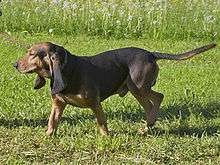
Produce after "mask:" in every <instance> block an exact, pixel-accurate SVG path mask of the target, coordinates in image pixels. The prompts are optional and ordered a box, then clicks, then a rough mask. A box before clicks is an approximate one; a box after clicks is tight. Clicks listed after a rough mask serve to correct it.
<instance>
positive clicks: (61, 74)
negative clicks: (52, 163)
mask: <svg viewBox="0 0 220 165" xmlns="http://www.w3.org/2000/svg"><path fill="white" fill-rule="evenodd" d="M215 46H216V44H214V43H212V44H209V45H206V46H203V47H200V48H197V49H194V50H192V51H189V52H186V53H182V54H178V55H172V54H166V53H159V52H150V51H147V50H144V49H141V48H136V47H128V48H120V49H115V50H110V51H106V52H103V53H100V54H98V55H95V56H76V55H72V54H71V53H70V52H69V51H68V50H66V49H64V48H63V47H62V46H59V45H56V44H53V43H50V42H43V43H38V44H35V45H33V46H32V47H31V48H30V49H28V51H27V54H26V55H25V56H24V57H23V58H21V59H19V60H18V61H17V62H16V63H15V64H14V67H15V68H16V69H17V70H18V71H19V72H20V73H25V74H26V73H37V78H36V80H35V84H34V89H40V88H42V87H43V86H44V85H45V83H46V79H49V80H50V88H51V95H52V111H51V114H50V116H49V121H48V128H47V132H46V133H47V135H53V134H55V133H56V130H57V127H58V123H59V120H60V118H61V116H62V113H63V111H64V108H65V107H66V105H67V104H70V105H73V106H76V107H81V108H91V109H92V111H93V112H94V114H95V116H96V120H97V125H98V128H99V130H100V133H101V134H102V135H107V134H108V127H107V120H106V116H105V114H104V112H103V109H102V105H101V102H102V101H104V100H105V99H106V98H108V97H110V96H111V95H114V94H119V96H120V97H123V96H125V95H126V94H127V93H128V91H130V92H131V94H132V95H133V96H134V97H135V98H136V99H137V101H138V102H139V103H140V105H141V106H142V107H143V108H144V110H145V114H146V123H147V124H146V127H145V128H146V129H147V128H150V127H152V126H153V125H154V124H155V122H156V118H157V113H158V111H159V108H160V105H161V102H162V101H163V98H164V96H163V94H162V93H159V92H156V91H153V90H152V89H151V88H152V86H154V85H155V83H156V79H157V76H158V71H159V67H158V65H157V63H156V62H157V60H160V59H167V60H185V59H189V58H191V57H193V56H195V55H197V54H199V53H201V52H204V51H207V50H209V49H211V48H213V47H215Z"/></svg>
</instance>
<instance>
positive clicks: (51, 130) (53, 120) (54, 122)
mask: <svg viewBox="0 0 220 165" xmlns="http://www.w3.org/2000/svg"><path fill="white" fill-rule="evenodd" d="M65 106H66V103H64V102H62V101H61V100H59V99H58V98H57V97H52V111H51V113H50V117H49V121H48V129H47V132H46V133H47V135H49V136H51V135H52V134H55V133H56V130H57V127H58V123H59V120H60V118H61V116H62V114H63V110H64V108H65Z"/></svg>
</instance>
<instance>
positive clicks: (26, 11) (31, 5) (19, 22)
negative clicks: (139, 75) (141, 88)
mask: <svg viewBox="0 0 220 165" xmlns="http://www.w3.org/2000/svg"><path fill="white" fill-rule="evenodd" d="M219 23H220V3H219V1H217V0H206V1H199V0H191V1H189V0H181V1H180V0H157V1H155V0H148V1H146V0H109V1H103V0H87V1H85V0H47V1H46V0H32V1H28V0H4V1H0V164H187V165H188V164H196V165H197V164H214V165H215V164H220V100H219V98H220V53H219V52H220V47H219V45H220V38H219V36H220V35H219V34H220V28H219V27H220V26H219ZM3 34H4V35H3ZM5 34H7V35H9V36H10V37H9V38H8V37H6V36H5ZM11 38H14V39H15V41H13V39H12V40H11ZM42 41H51V42H54V43H56V44H60V45H62V46H64V47H65V48H66V49H67V50H69V51H70V52H72V53H73V54H76V55H88V56H90V55H95V54H97V53H100V52H103V51H106V50H111V49H115V48H121V47H128V46H136V47H140V48H144V49H147V50H150V51H159V52H166V53H181V52H184V51H188V50H191V49H194V48H197V47H200V46H203V45H205V44H208V43H211V42H215V43H217V47H216V48H214V49H212V50H209V51H207V52H205V53H202V54H200V55H198V56H196V57H194V58H192V59H190V60H187V61H180V62H176V61H166V60H161V61H158V63H159V66H160V73H159V77H158V81H157V84H156V85H155V86H154V90H156V91H158V92H161V93H163V94H164V95H165V98H164V101H163V103H162V107H161V111H160V113H159V114H158V121H157V123H156V125H155V127H154V128H153V129H152V130H150V131H149V133H148V134H146V135H141V134H139V133H138V130H139V129H140V128H141V127H143V126H144V125H145V121H144V110H143V108H142V107H141V106H140V105H139V104H138V103H137V101H136V100H135V98H134V97H133V96H132V95H131V94H130V93H128V94H127V95H126V96H125V97H124V98H120V97H119V96H117V95H115V96H112V97H110V98H108V99H107V100H105V101H104V102H103V108H104V110H105V113H106V115H107V118H108V126H109V128H110V135H109V136H106V137H102V136H101V135H100V134H99V132H98V130H97V127H96V122H95V117H94V115H93V113H92V111H91V110H90V109H80V108H76V107H72V106H67V108H66V109H65V112H64V115H63V118H62V121H61V123H60V125H59V129H58V132H57V136H53V137H47V136H46V134H45V130H46V128H47V119H48V116H49V113H50V109H51V98H50V97H51V96H50V89H49V82H47V84H46V86H45V87H44V88H42V89H40V90H34V89H33V81H34V79H35V75H21V74H19V73H18V72H17V71H16V70H15V69H14V68H13V64H14V62H15V61H16V60H17V59H18V58H20V57H22V56H23V55H24V54H25V52H26V49H24V48H22V47H19V45H21V43H23V44H24V43H25V44H33V43H36V42H42Z"/></svg>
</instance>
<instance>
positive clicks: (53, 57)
mask: <svg viewBox="0 0 220 165" xmlns="http://www.w3.org/2000/svg"><path fill="white" fill-rule="evenodd" d="M59 56H60V54H58V52H55V53H51V54H49V61H50V62H49V67H50V72H51V75H52V81H51V92H52V94H53V95H54V94H57V93H60V92H61V91H63V90H64V89H65V83H64V81H63V77H62V73H61V68H60V67H61V61H60V57H59Z"/></svg>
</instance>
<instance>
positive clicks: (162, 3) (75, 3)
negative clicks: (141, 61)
mask: <svg viewBox="0 0 220 165" xmlns="http://www.w3.org/2000/svg"><path fill="white" fill-rule="evenodd" d="M1 4H2V7H1V8H2V9H1V10H2V16H1V17H0V18H1V24H0V31H6V32H17V31H22V32H23V33H31V34H32V33H42V32H44V33H52V34H61V35H63V34H64V33H65V34H71V35H78V34H85V33H86V34H87V35H91V36H97V35H98V36H105V37H116V38H134V37H135V38H138V37H142V38H154V39H167V38H172V39H177V40H179V39H189V38H192V37H193V38H202V39H207V38H209V39H211V40H215V39H219V33H220V29H219V22H220V3H219V1H217V0H206V1H198V0H191V1H188V0H181V1H178V0H158V1H155V0H150V1H146V0H109V1H102V0H92V1H91V0H88V1H85V0H49V1H44V0H33V1H28V0H13V1H9V0H5V1H2V2H1Z"/></svg>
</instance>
